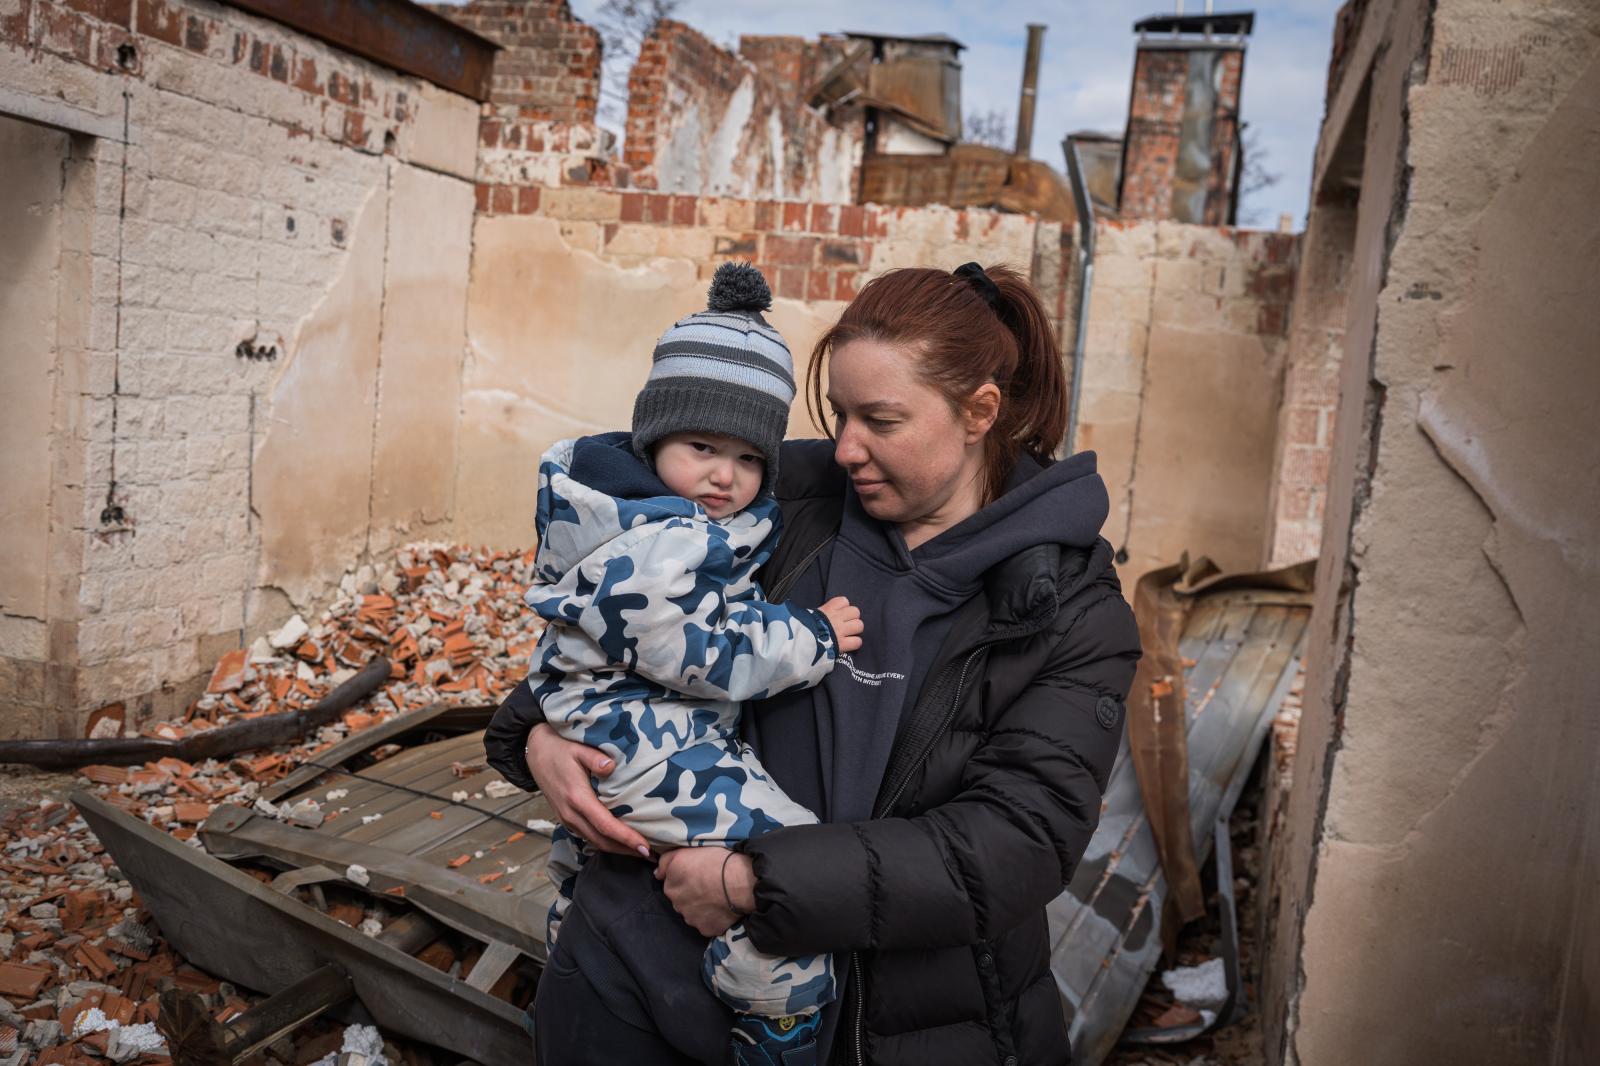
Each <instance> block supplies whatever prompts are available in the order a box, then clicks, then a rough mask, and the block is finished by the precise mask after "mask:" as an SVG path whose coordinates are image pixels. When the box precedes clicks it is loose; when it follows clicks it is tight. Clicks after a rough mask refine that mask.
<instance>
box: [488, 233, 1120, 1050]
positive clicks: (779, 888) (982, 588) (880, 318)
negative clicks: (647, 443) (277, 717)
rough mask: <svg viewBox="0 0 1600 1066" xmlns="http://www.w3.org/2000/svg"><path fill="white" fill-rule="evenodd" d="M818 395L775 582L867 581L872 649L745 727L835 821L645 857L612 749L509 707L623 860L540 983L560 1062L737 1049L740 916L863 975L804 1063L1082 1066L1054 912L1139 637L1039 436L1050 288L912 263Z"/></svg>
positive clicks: (532, 775)
mask: <svg viewBox="0 0 1600 1066" xmlns="http://www.w3.org/2000/svg"><path fill="white" fill-rule="evenodd" d="M824 369H826V372H827V379H828V384H827V389H826V395H824V392H823V387H822V378H823V371H824ZM808 401H809V402H810V403H811V404H812V406H813V410H814V412H815V411H817V410H820V409H822V408H823V407H824V406H826V408H827V410H828V411H829V412H830V413H831V415H832V418H831V420H830V430H829V436H830V438H831V439H832V444H831V446H830V445H829V443H828V442H826V441H799V442H791V443H789V444H786V445H785V446H784V450H783V453H782V462H781V477H780V481H779V484H778V486H777V495H778V499H779V503H780V504H781V506H782V511H783V517H784V521H785V533H784V537H783V540H782V542H781V544H780V546H779V549H778V551H777V553H776V554H775V555H774V557H773V558H772V559H771V560H770V561H769V563H768V564H767V567H766V571H765V574H764V578H765V581H764V584H765V587H766V588H767V590H768V595H769V597H770V598H772V599H775V600H777V599H791V600H793V601H794V602H797V603H800V604H802V605H805V606H816V605H820V604H821V603H823V602H824V600H825V599H826V598H827V596H829V595H838V594H843V595H847V596H849V597H850V599H851V601H852V602H853V603H856V604H857V605H859V606H861V608H862V611H863V620H864V621H865V622H866V632H865V634H864V644H863V646H862V648H861V649H860V650H859V651H858V652H857V653H855V654H854V655H853V656H851V657H849V660H848V661H841V663H840V665H839V666H838V667H837V668H836V669H835V670H834V671H833V672H832V673H831V674H830V675H829V677H828V678H827V680H826V681H825V682H824V683H823V684H822V685H820V686H818V687H817V688H815V689H811V690H807V691H802V692H797V693H791V694H788V695H781V696H778V697H775V698H771V699H768V700H763V701H760V702H758V703H755V704H752V705H751V706H750V707H749V708H748V713H746V715H745V723H746V729H747V732H748V739H749V740H750V742H751V743H752V744H754V745H755V747H756V748H757V750H758V752H759V754H760V756H761V759H762V761H763V762H764V763H765V765H766V767H767V769H768V771H769V772H770V773H771V774H772V775H773V777H774V779H775V780H776V781H777V783H778V784H779V785H780V786H781V787H782V788H783V789H784V790H785V791H786V792H787V793H788V794H789V795H790V796H791V797H793V798H794V799H796V800H797V801H799V802H801V803H803V804H805V805H806V806H808V807H810V808H811V809H812V810H813V811H815V812H816V813H817V814H818V815H819V817H821V819H822V821H823V822H824V823H825V824H822V825H815V826H799V827H793V828H787V829H779V830H776V831H774V832H771V833H769V834H767V835H765V836H762V837H759V838H757V839H754V840H751V841H749V842H748V843H746V844H745V845H744V847H743V849H742V850H741V851H740V852H738V853H735V854H733V855H732V856H731V857H730V856H729V854H728V853H726V852H723V851H722V850H721V849H714V848H688V849H683V850H679V851H675V852H671V853H669V854H667V855H665V856H663V857H662V858H661V860H660V862H659V863H658V864H656V865H655V866H652V865H650V864H648V863H646V862H643V861H640V859H639V858H638V857H637V856H633V855H632V854H631V853H632V852H634V851H638V850H642V849H643V841H642V839H640V838H639V837H638V835H637V834H635V833H633V832H632V831H631V830H629V829H627V828H626V827H625V826H624V825H623V824H622V823H621V822H620V821H618V820H617V819H616V818H615V817H613V816H612V815H611V814H610V812H608V811H606V810H605V808H604V807H603V806H601V805H600V804H599V803H598V801H597V800H596V799H595V797H594V793H593V791H592V788H591V786H590V782H589V776H590V775H591V774H604V773H606V772H608V771H609V765H608V764H607V762H606V760H605V757H604V756H603V755H602V754H601V753H600V752H599V751H597V750H595V749H591V748H586V747H583V746H582V745H576V744H571V743H568V742H566V741H563V740H562V739H560V738H559V737H557V736H555V734H554V732H553V731H552V730H551V729H550V728H549V727H548V726H546V725H544V724H542V720H541V719H540V718H539V716H538V708H537V704H536V703H535V702H534V701H533V700H532V699H531V695H530V693H529V691H528V689H527V687H526V686H525V685H524V686H522V687H520V688H519V689H518V691H517V692H515V693H513V695H512V696H511V697H510V698H509V699H508V700H507V701H506V704H505V706H504V707H502V709H501V712H500V713H499V714H498V715H497V716H496V718H495V722H494V724H493V726H491V729H490V731H489V736H488V740H487V746H488V748H489V751H490V761H491V763H492V764H493V765H494V766H495V767H496V768H497V769H499V770H500V771H501V772H502V773H504V774H505V775H506V776H507V777H508V778H510V779H511V780H513V781H515V782H517V783H519V784H521V785H523V786H524V787H528V788H532V787H536V785H535V781H537V782H538V783H539V784H542V785H543V787H544V791H545V793H546V795H547V796H548V797H549V798H550V801H551V803H552V805H553V807H554V808H555V810H556V813H557V814H558V816H559V817H560V818H561V819H562V821H563V822H564V823H565V824H566V825H567V826H568V828H569V829H571V830H572V831H573V832H575V833H577V834H579V835H580V836H582V837H584V838H585V839H586V840H588V841H590V842H591V843H592V844H594V845H595V847H596V848H598V849H599V850H601V851H603V852H608V853H610V854H606V855H601V856H597V858H596V860H595V861H594V862H592V863H590V865H589V867H588V868H586V870H585V872H584V874H583V877H582V878H581V879H580V881H579V884H578V889H577V898H576V900H575V902H574V905H573V907H572V910H571V911H569V916H568V918H567V924H565V925H563V927H562V940H561V949H560V950H559V951H558V952H557V953H556V955H555V957H553V958H552V959H551V961H550V964H549V966H548V967H547V969H546V972H545V975H544V977H543V979H542V981H541V983H540V987H539V995H538V1000H537V1002H536V1006H535V1027H534V1031H535V1040H536V1046H537V1050H538V1055H539V1061H540V1062H541V1063H542V1064H544V1066H566V1064H568V1063H578V1062H595V1063H600V1062H620V1061H636V1062H651V1063H656V1062H660V1063H691V1062H712V1063H718V1062H722V1061H724V1059H725V1056H726V1054H727V1046H726V1041H725V1034H726V1032H727V1028H728V1025H727V1019H728V1015H727V1014H726V1012H725V1008H722V1007H721V1006H720V1005H718V1003H717V1001H716V1000H715V999H714V998H712V997H711V995H710V993H709V992H708V991H707V990H706V989H705V988H704V987H702V986H701V985H700V983H699V981H698V980H697V978H696V974H697V973H698V960H699V957H700V954H701V952H702V951H703V949H704V945H705V941H704V939H703V937H705V936H712V935H716V934H718V933H720V932H721V931H722V930H724V929H726V928H727V927H728V926H730V925H731V924H733V923H734V922H735V921H736V920H739V919H742V920H743V921H744V922H745V926H746V929H747V930H748V932H749V935H750V937H751V939H752V940H754V941H755V943H756V946H757V947H758V948H760V949H761V950H762V951H766V952H772V953H780V954H789V955H800V954H811V953H819V952H834V953H836V956H837V966H838V969H839V971H840V972H841V973H843V974H844V975H845V987H844V992H843V995H842V997H841V1000H840V1002H839V1003H838V1004H836V1005H835V1007H834V1008H832V1009H830V1010H829V1011H828V1013H827V1015H826V1017H825V1019H824V1022H823V1027H822V1035H821V1037H820V1039H819V1041H818V1043H819V1045H820V1047H818V1048H817V1049H815V1051H814V1052H813V1053H812V1057H811V1058H807V1059H805V1061H807V1062H817V1063H823V1062H830V1063H851V1064H861V1066H865V1064H867V1063H874V1064H899V1063H917V1064H944V1063H949V1064H952V1066H955V1064H960V1066H970V1064H974V1063H999V1064H1004V1066H1018V1064H1020V1063H1027V1064H1030V1066H1033V1064H1062V1063H1067V1062H1069V1061H1070V1059H1071V1051H1070V1049H1069V1047H1068V1044H1067V1032H1066V1026H1065V1023H1064V1018H1063V1012H1062V1009H1061V1003H1060V998H1059V996H1058V994H1057V992H1056V990H1055V987H1054V982H1053V980H1052V978H1051V975H1050V972H1049V941H1048V933H1047V929H1046V923H1045V912H1044V908H1045V904H1046V903H1047V902H1049V901H1050V900H1051V899H1052V898H1054V897H1055V896H1056V895H1057V894H1059V893H1060V892H1061V891H1062V889H1063V888H1064V887H1065V886H1066V884H1067V882H1068V881H1069V880H1070V879H1071V876H1072V872H1073V869H1074V867H1075V866H1076V864H1077V862H1078V860H1079V858H1080V857H1081V856H1082V854H1083V851H1084V848H1085V847H1086V846H1087V844H1088V842H1089V838H1090V836H1091V834H1092V833H1093V832H1094V828H1095V825H1096V823H1097V822H1098V820H1099V814H1100V799H1101V794H1102V792H1103V791H1104V789H1105V784H1106V779H1107V777H1108V776H1109V774H1110V771H1111V766H1112V762H1113V759H1114V758H1115V754H1116V750H1117V746H1118V743H1119V740H1120V737H1121V731H1122V717H1123V716H1122V701H1123V700H1124V698H1125V697H1126V695H1127V690H1128V686H1129V684H1130V683H1131V681H1132V678H1133V670H1134V665H1135V662H1136V660H1137V659H1138V656H1139V643H1138V635H1137V630H1136V628H1135V626H1134V622H1133V616H1132V612H1131V611H1130V610H1129V608H1128V606H1127V603H1126V602H1125V601H1124V600H1123V598H1122V596H1121V593H1120V589H1119V587H1118V584H1117V579H1116V574H1115V571H1114V570H1113V569H1112V560H1111V549H1110V546H1109V545H1108V544H1106V542H1105V541H1104V540H1103V539H1101V538H1100V537H1099V529H1100V526H1101V523H1102V522H1103V521H1104V520H1105V517H1106V511H1107V500H1106V492H1105V487H1104V485H1103V483H1102V482H1101V481H1100V478H1099V476H1098V475H1097V474H1096V473H1095V471H1094V456H1093V455H1092V453H1084V454H1080V455H1075V456H1072V457H1071V458H1069V459H1066V460H1064V461H1061V462H1052V461H1051V459H1050V456H1051V455H1052V454H1053V453H1054V452H1055V451H1056V450H1057V448H1058V447H1059V446H1060V445H1061V443H1062V436H1063V432H1064V423H1065V414H1066V404H1067V396H1066V387H1065V382H1064V380H1063V375H1062V370H1061V362H1060V356H1059V352H1058V350H1057V347H1056V344H1055V341H1054V338H1053V335H1052V332H1051V330H1050V328H1049V323H1048V321H1047V319H1046V317H1045V314H1044V310H1043V308H1042V306H1041V305H1040V303H1039V300H1038V298H1037V296H1035V295H1034V293H1033V291H1032V290H1031V289H1030V288H1029V286H1028V284H1027V282H1026V281H1025V280H1024V279H1023V278H1022V277H1021V276H1020V275H1019V274H1017V273H1016V272H1015V271H1012V270H1009V269H1006V268H1003V267H991V268H989V269H988V270H987V271H984V270H982V269H981V268H979V267H977V266H976V265H975V264H968V265H967V266H965V267H962V268H960V269H959V270H958V271H956V272H955V273H953V274H951V273H945V272H943V271H936V270H924V269H917V270H900V271H893V272H891V273H889V274H886V275H884V276H882V277H880V278H877V279H875V280H874V281H872V282H870V283H869V284H868V285H866V286H865V287H864V288H863V289H862V291H861V293H860V295H859V296H857V297H856V299H855V300H854V301H853V302H852V303H851V304H850V306H849V307H847V308H846V309H845V311H844V314H843V315H842V316H841V317H840V319H839V322H838V323H837V324H836V325H835V326H834V327H833V328H832V329H830V330H828V331H827V332H826V333H825V334H824V335H823V336H822V338H821V339H820V340H819V341H818V343H817V346H816V348H815V350H814V351H813V353H812V357H811V363H810V366H809V368H808ZM674 908H675V910H676V912H677V913H674ZM680 914H681V916H682V917H681V918H680V917H679V915H680ZM574 916H576V918H577V920H574ZM686 923H687V924H686ZM691 926H692V928H691ZM793 1057H794V1056H792V1055H791V1056H785V1063H784V1066H796V1064H795V1063H793V1062H791V1061H790V1059H791V1058H793Z"/></svg>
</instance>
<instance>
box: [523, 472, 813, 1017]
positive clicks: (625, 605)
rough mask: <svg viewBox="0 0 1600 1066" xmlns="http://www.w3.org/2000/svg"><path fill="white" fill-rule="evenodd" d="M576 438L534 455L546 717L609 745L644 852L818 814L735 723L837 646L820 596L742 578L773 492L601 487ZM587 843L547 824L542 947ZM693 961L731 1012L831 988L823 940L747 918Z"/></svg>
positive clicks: (774, 517)
mask: <svg viewBox="0 0 1600 1066" xmlns="http://www.w3.org/2000/svg"><path fill="white" fill-rule="evenodd" d="M575 445H576V442H575V441H562V442H560V443H559V444H557V445H555V446H554V447H553V448H551V449H550V451H549V452H547V453H546V454H545V455H544V457H543V458H542V459H541V461H540V464H539V497H538V510H537V513H536V516H535V522H536V527H537V530H538V534H539V547H538V551H537V552H536V554H535V557H534V583H533V584H532V585H531V586H530V587H529V589H528V591H527V593H526V594H525V597H524V599H525V601H526V602H527V604H528V606H529V607H531V608H532V609H533V610H534V611H535V612H537V613H538V614H539V616H540V617H542V618H544V619H545V620H546V621H547V622H548V623H549V625H548V626H547V627H546V629H545V631H544V634H543V636H542V637H541V638H540V640H539V643H538V645H537V646H536V647H535V649H534V651H533V656H532V670H531V672H530V683H531V686H532V688H533V690H534V695H535V696H536V698H537V699H538V700H539V705H540V708H541V709H542V711H543V713H544V717H545V720H546V721H548V722H549V723H550V724H551V725H552V726H553V727H554V728H555V729H556V731H557V732H559V733H560V734H561V735H562V736H563V737H566V738H567V739H569V740H575V741H578V742H580V743H583V744H587V745H589V746H591V747H595V748H599V749H601V750H602V751H604V752H605V753H606V754H608V755H610V756H611V757H612V758H613V759H614V760H615V761H616V769H614V770H613V771H612V772H611V774H610V775H609V776H607V777H605V778H603V779H602V778H597V779H595V781H594V783H595V788H596V791H597V792H598V793H599V796H600V799H601V801H602V802H603V803H605V805H606V806H607V807H608V808H609V809H610V810H611V811H612V813H614V814H616V815H618V816H619V817H621V818H622V819H623V820H624V821H625V822H627V824H628V825H629V826H631V827H632V828H633V829H635V830H636V831H638V832H639V833H640V834H641V835H642V836H644V838H645V839H646V840H648V841H649V842H650V844H651V846H652V847H654V848H656V849H657V850H666V849H670V848H678V847H699V846H724V847H726V846H731V845H733V844H735V843H737V842H739V841H741V840H747V839H750V838H751V837H756V836H760V835H761V834H763V833H767V832H770V831H771V830H773V829H776V828H778V827H780V826H785V825H809V824H814V823H815V822H816V821H817V818H816V816H815V815H814V814H812V812H811V811H809V810H807V809H806V808H805V807H803V806H802V805H800V804H798V803H796V802H794V801H793V800H791V799H790V798H789V797H788V796H786V795H785V794H784V793H783V790H782V789H780V788H779V787H778V786H777V785H776V784H775V783H774V782H773V781H772V780H771V778H770V777H769V776H768V775H767V772H766V769H765V768H764V767H763V766H762V765H761V761H760V760H759V759H758V758H757V757H756V754H755V752H754V751H753V750H752V749H751V748H750V746H749V745H747V744H745V743H744V742H743V741H742V740H740V739H739V715H740V704H741V702H742V701H744V700H755V699H761V698H763V697H766V696H770V695H776V694H777V693H780V692H786V691H789V690H792V689H796V688H805V687H809V686H812V685H815V684H817V683H818V682H820V681H821V680H822V679H823V678H824V677H825V676H826V675H827V673H828V671H829V670H831V669H832V668H833V665H834V663H835V661H836V660H837V658H838V653H837V648H836V645H835V643H834V637H833V630H832V628H831V627H830V626H829V625H828V623H827V621H826V619H825V618H824V617H823V616H822V614H821V612H819V611H814V610H809V609H806V608H799V607H789V606H787V605H785V604H778V603H771V602H769V601H767V600H766V599H764V598H763V596H762V592H761V588H760V586H759V585H758V583H757V582H756V580H755V573H756V571H757V570H758V569H759V568H760V566H761V564H762V563H764V562H765V561H766V560H767V558H768V557H769V556H770V555H771V554H772V550H773V548H774V547H775V546H776V544H777V540H778V536H779V532H780V527H781V518H780V515H779V511H778V506H777V503H776V501H774V500H773V499H772V498H771V497H770V496H763V497H761V498H758V499H757V500H756V501H755V502H753V503H752V504H751V505H750V506H749V507H747V508H745V509H744V510H743V511H740V512H738V513H736V514H733V515H729V516H728V517H726V518H723V519H720V520H719V519H713V518H711V517H710V516H709V515H707V514H706V512H705V509H704V508H702V507H700V506H699V505H698V504H696V503H694V502H693V501H691V500H687V499H684V498H683V497H679V496H656V497H650V498H646V499H624V498H621V497H617V496H612V495H609V494H608V493H606V492H604V491H603V490H601V489H599V488H596V487H594V486H590V485H586V484H584V483H582V482H580V481H578V480H577V479H576V478H574V477H572V475H571V473H570V471H571V465H572V455H573V449H574V446H575ZM587 857H588V848H587V845H586V844H584V842H583V841H582V840H580V839H579V838H577V837H575V836H573V835H571V834H570V833H568V832H567V831H566V830H565V829H558V830H556V832H555V833H554V834H553V836H552V840H551V850H550V859H549V865H548V868H547V872H548V875H549V877H550V880H551V882H552V883H554V884H555V885H556V887H557V890H558V891H557V898H556V901H555V903H554V904H553V905H552V906H551V910H550V915H549V918H548V921H547V939H548V942H549V944H550V945H552V946H553V945H554V944H555V942H556V938H557V936H558V935H559V932H560V926H561V919H562V917H563V916H564V915H565V913H566V910H567V907H568V906H569V905H570V903H571V898H572V889H573V885H574V884H575V882H576V879H577V872H578V870H579V869H580V868H581V867H582V865H583V863H584V861H585V860H586V859H587ZM704 976H705V978H706V982H707V984H709V985H710V987H711V989H712V990H713V991H714V992H715V993H716V994H717V995H718V996H719V998H721V999H722V1000H723V1001H724V1002H726V1003H727V1004H728V1005H729V1006H731V1007H733V1008H734V1009H735V1010H737V1011H741V1012H744V1013H751V1014H760V1015H765V1016H771V1017H781V1016H783V1015H789V1014H809V1013H811V1012H814V1011H815V1010H817V1008H818V1007H820V1006H822V1005H823V1004H825V1003H828V1002H830V1001H831V1000H832V999H833V998H834V995H835V994H836V993H835V986H834V979H833V967H832V960H831V957H830V956H828V955H816V956H807V957H803V958H784V957H779V956H769V955H763V954H762V953H760V952H758V951H757V950H756V949H755V947H754V945H752V944H751V943H750V941H749V940H748V938H746V937H745V935H744V930H743V926H742V925H735V926H734V927H733V928H732V929H729V930H728V931H727V932H726V933H724V934H723V935H722V936H721V937H719V938H717V939H716V940H714V941H713V942H712V943H711V944H710V946H709V947H708V948H707V951H706V956H705V965H704Z"/></svg>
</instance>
